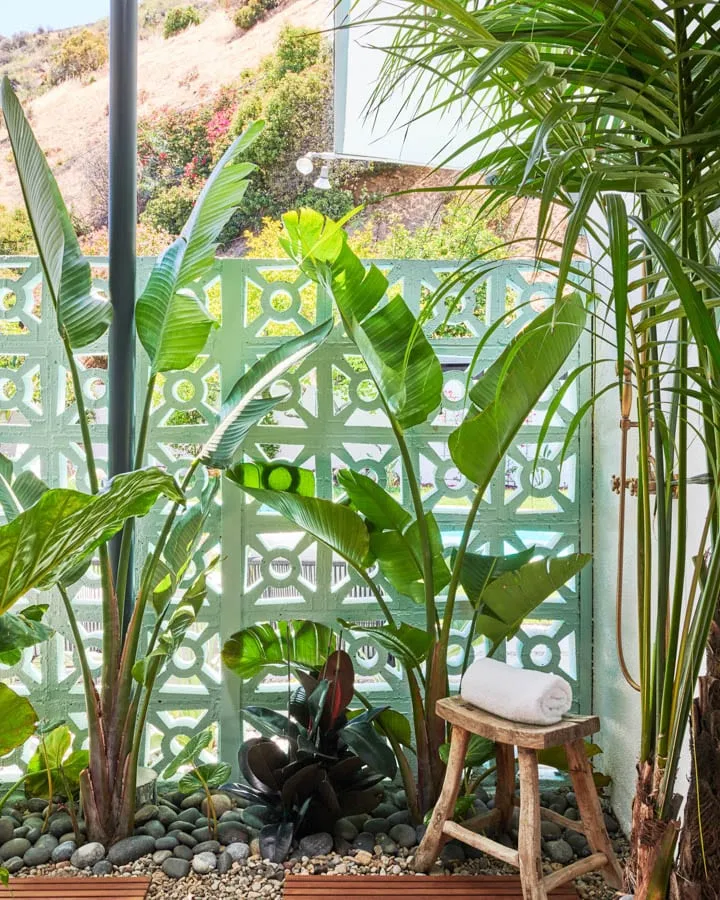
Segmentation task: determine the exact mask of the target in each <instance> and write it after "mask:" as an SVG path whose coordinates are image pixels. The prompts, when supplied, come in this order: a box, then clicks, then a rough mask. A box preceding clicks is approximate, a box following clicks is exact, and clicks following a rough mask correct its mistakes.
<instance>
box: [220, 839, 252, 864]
mask: <svg viewBox="0 0 720 900" xmlns="http://www.w3.org/2000/svg"><path fill="white" fill-rule="evenodd" d="M225 852H226V853H227V854H228V856H230V858H231V859H232V861H233V862H245V860H246V859H247V858H248V856H250V846H249V844H246V843H244V842H241V841H238V842H237V843H235V844H228V845H227V847H226V848H225Z"/></svg>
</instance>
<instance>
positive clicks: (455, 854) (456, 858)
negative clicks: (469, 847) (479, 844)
mask: <svg viewBox="0 0 720 900" xmlns="http://www.w3.org/2000/svg"><path fill="white" fill-rule="evenodd" d="M440 859H442V861H443V862H446V863H448V862H462V861H463V860H464V859H465V849H464V847H463V845H462V844H459V843H458V842H457V841H450V842H449V843H447V844H445V846H444V847H443V850H442V853H441V854H440Z"/></svg>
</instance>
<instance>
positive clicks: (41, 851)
mask: <svg viewBox="0 0 720 900" xmlns="http://www.w3.org/2000/svg"><path fill="white" fill-rule="evenodd" d="M51 858H52V847H31V848H30V849H29V850H27V851H26V852H25V855H24V856H23V862H24V863H25V865H26V866H31V867H32V866H44V865H45V864H46V863H49V862H50V859H51Z"/></svg>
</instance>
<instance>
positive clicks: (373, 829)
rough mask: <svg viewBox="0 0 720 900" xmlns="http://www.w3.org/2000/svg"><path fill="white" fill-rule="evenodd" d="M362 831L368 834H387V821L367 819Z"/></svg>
mask: <svg viewBox="0 0 720 900" xmlns="http://www.w3.org/2000/svg"><path fill="white" fill-rule="evenodd" d="M364 830H365V831H369V832H370V834H381V833H382V834H387V833H388V821H387V819H379V818H373V819H368V820H367V822H366V823H365V826H364Z"/></svg>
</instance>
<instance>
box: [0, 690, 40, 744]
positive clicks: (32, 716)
mask: <svg viewBox="0 0 720 900" xmlns="http://www.w3.org/2000/svg"><path fill="white" fill-rule="evenodd" d="M37 721H38V717H37V713H36V712H35V710H34V709H33V706H32V704H31V703H30V701H29V700H28V699H27V698H26V697H21V696H20V695H19V694H16V693H15V691H14V690H13V689H12V688H9V687H8V686H7V685H6V684H3V683H2V682H1V681H0V722H2V723H3V724H2V728H0V756H5V755H6V754H7V753H10V751H11V750H14V749H15V748H16V747H20V746H21V745H22V744H24V743H25V741H26V740H27V739H28V738H31V737H32V736H33V734H35V727H36V726H37Z"/></svg>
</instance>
